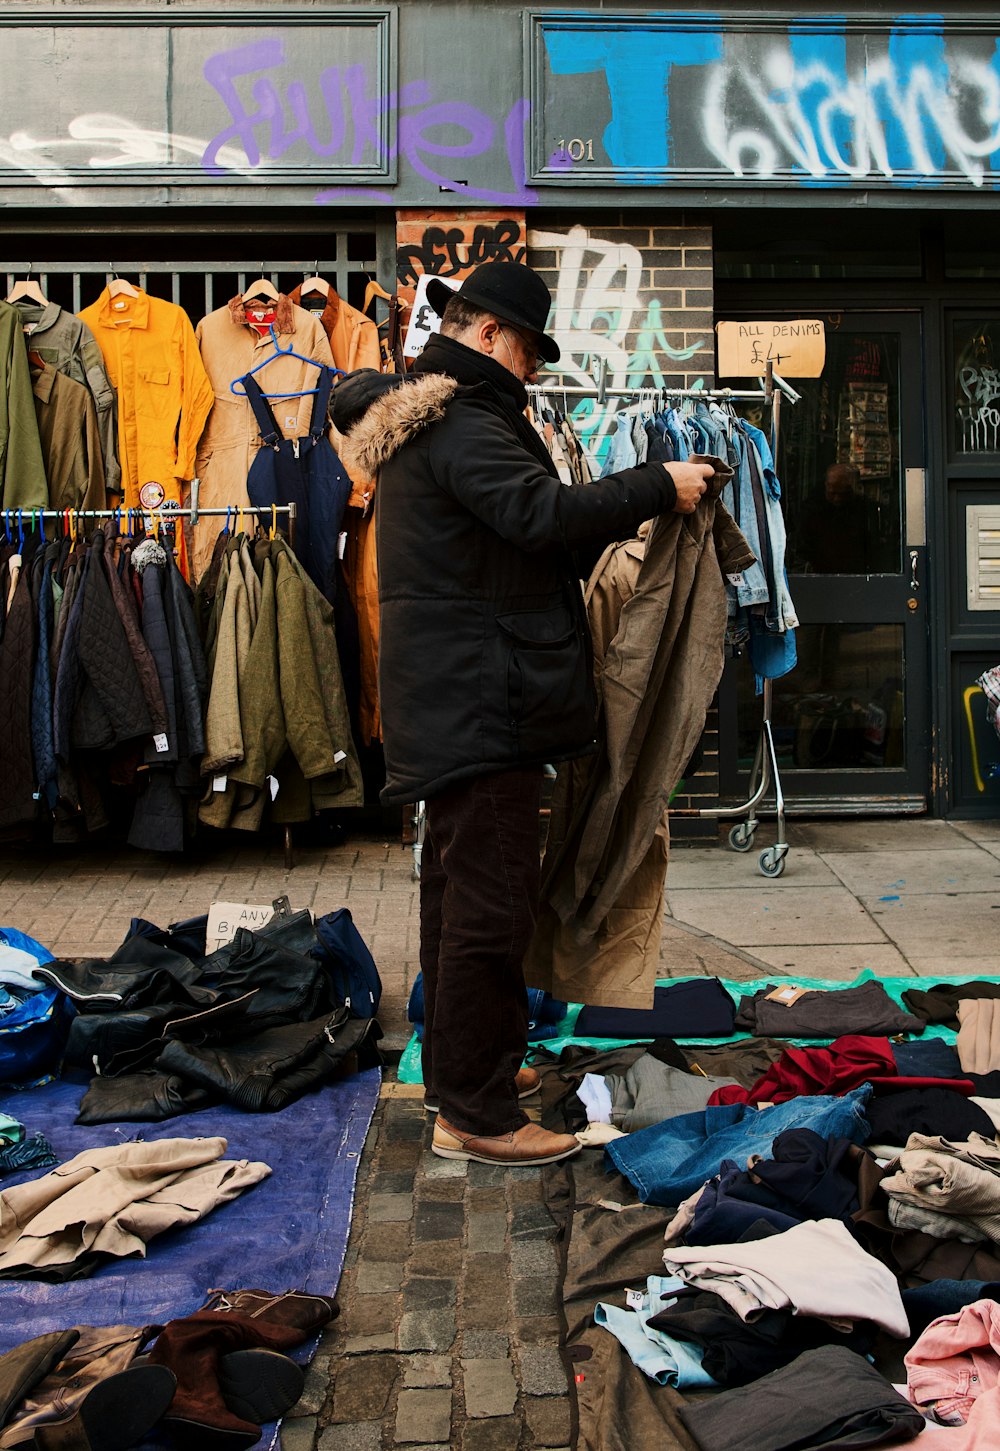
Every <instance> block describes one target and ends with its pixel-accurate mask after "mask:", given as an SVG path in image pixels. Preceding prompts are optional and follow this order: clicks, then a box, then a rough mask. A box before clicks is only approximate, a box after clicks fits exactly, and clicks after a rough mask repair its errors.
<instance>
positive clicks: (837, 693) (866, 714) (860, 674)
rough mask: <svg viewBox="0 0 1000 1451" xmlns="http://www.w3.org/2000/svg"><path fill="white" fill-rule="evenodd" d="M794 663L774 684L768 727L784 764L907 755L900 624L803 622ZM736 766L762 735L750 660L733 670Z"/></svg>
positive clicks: (817, 765)
mask: <svg viewBox="0 0 1000 1451" xmlns="http://www.w3.org/2000/svg"><path fill="white" fill-rule="evenodd" d="M796 644H797V648H798V665H797V666H796V668H795V669H794V670H793V671H792V672H791V674H789V675H786V676H783V677H782V678H781V679H779V680H776V681H775V682H774V695H773V709H772V729H773V732H774V741H775V747H776V750H777V753H778V762H779V765H780V766H781V767H782V768H791V769H796V768H798V769H800V770H809V771H817V770H841V771H843V770H850V769H852V768H853V769H858V770H860V769H864V770H873V769H874V770H877V769H879V768H897V769H898V768H899V767H901V766H904V765H905V760H904V711H903V679H904V676H903V628H902V626H901V625H890V624H850V625H845V624H827V625H801V626H800V627H799V629H798V631H797V632H796ZM737 681H738V684H737V731H738V742H739V745H738V750H739V765H740V768H741V769H743V770H746V769H749V767H750V765H751V763H752V761H753V756H754V751H755V750H756V748H757V742H758V740H759V738H760V698H759V696H756V695H755V694H754V687H753V674H752V671H751V668H750V664H749V661H748V660H747V659H746V658H745V657H742V658H741V659H740V661H739V669H738V672H737Z"/></svg>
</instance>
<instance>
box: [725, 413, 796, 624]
mask: <svg viewBox="0 0 1000 1451" xmlns="http://www.w3.org/2000/svg"><path fill="white" fill-rule="evenodd" d="M739 427H740V429H741V430H742V432H743V433H744V434H745V435H746V437H747V439H748V440H749V443H750V447H751V448H753V449H754V450H755V451H756V454H757V460H758V463H759V468H760V475H761V480H762V483H763V486H764V488H763V493H764V507H765V510H766V513H767V525H768V533H769V535H770V538H771V554H772V557H773V560H774V582H775V599H776V601H777V605H778V608H777V612H776V619H775V623H774V625H771V624H770V622H769V628H772V629H777V630H779V631H781V630H794V629H795V627H796V625H797V624H798V623H799V620H798V616H797V615H796V613H795V606H794V605H793V604H792V597H791V594H790V593H789V590H788V576H787V573H786V571H785V547H786V535H785V516H784V515H783V514H782V512H781V504H780V502H779V501H780V499H781V485H780V484H779V483H778V477H777V474H776V473H775V472H774V456H773V455H772V453H771V445H770V444H769V443H768V440H767V436H766V435H765V434H763V433H762V432H761V431H760V429H759V428H755V427H754V426H753V424H752V423H747V422H746V420H745V419H743V418H741V419H740V420H739ZM751 547H752V546H751Z"/></svg>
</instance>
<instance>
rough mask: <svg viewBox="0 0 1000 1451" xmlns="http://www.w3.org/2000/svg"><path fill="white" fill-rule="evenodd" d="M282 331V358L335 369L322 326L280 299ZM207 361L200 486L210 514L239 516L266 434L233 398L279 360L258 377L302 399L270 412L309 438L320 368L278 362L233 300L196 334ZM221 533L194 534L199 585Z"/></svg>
mask: <svg viewBox="0 0 1000 1451" xmlns="http://www.w3.org/2000/svg"><path fill="white" fill-rule="evenodd" d="M281 304H283V305H280V306H279V309H278V318H277V321H276V324H275V335H276V337H277V340H278V343H277V346H278V350H280V351H281V352H288V351H289V350H292V351H294V352H296V353H301V354H302V355H303V357H305V358H311V359H314V360H315V361H316V362H317V363H325V364H327V365H328V366H330V365H332V363H333V354H332V353H331V352H330V344H329V342H328V341H327V336H326V333H325V332H324V331H323V326H322V324H321V323H320V321H319V319H318V318H316V317H313V316H312V314H311V313H308V312H305V311H304V310H303V309H302V308H301V307H295V306H294V304H292V303H290V302H289V301H288V299H287V298H282V299H281ZM195 336H196V337H197V339H198V343H199V346H200V347H201V356H202V360H203V362H204V365H205V368H206V370H207V373H208V377H209V378H210V380H211V393H212V401H211V412H210V413H209V415H208V423H207V425H206V427H205V431H204V433H203V434H202V437H201V441H200V443H199V444H198V454H197V461H196V471H197V475H198V478H199V479H200V481H201V492H200V502H201V505H202V507H203V508H206V509H208V508H212V509H216V508H223V509H224V508H227V507H229V506H230V505H231V506H232V507H233V508H235V507H236V506H238V505H239V504H247V503H249V495H248V494H247V475H248V474H249V472H250V465H251V464H252V463H253V460H254V457H255V455H256V453H257V450H258V448H259V447H260V432H259V429H258V427H257V420H256V419H255V418H254V415H253V410H252V409H251V407H250V401H249V399H248V398H246V397H245V396H241V395H239V394H237V393H233V392H231V391H230V386H229V385H230V384H231V383H233V382H235V381H236V380H237V379H239V378H242V377H243V376H244V374H246V373H248V372H249V371H250V369H251V368H255V367H257V366H258V365H259V364H261V363H263V362H264V361H265V359H273V360H274V361H272V362H269V363H268V366H267V367H266V368H264V369H262V370H261V371H260V372H259V373H257V374H256V375H255V376H256V378H257V381H258V382H259V383H260V385H261V387H262V388H263V390H264V392H265V393H269V394H277V393H298V394H302V395H303V396H301V397H297V398H274V399H273V401H272V402H271V409H272V412H273V413H274V417H275V421H276V422H277V424H278V427H279V429H280V430H281V433H282V436H283V437H284V438H303V437H304V436H305V435H306V434H307V433H308V432H309V425H310V423H311V422H312V412H313V402H314V396H313V394H312V393H311V392H310V391H309V390H310V389H312V388H315V386H316V383H317V381H318V378H319V374H318V372H317V370H316V368H314V367H311V366H310V364H309V363H308V362H301V361H300V360H299V359H298V358H292V357H288V358H279V357H278V354H277V351H276V349H275V345H274V343H273V342H272V340H271V338H270V337H266V338H262V337H261V336H260V334H259V333H257V332H255V331H254V329H253V328H252V327H250V326H249V325H248V324H247V322H246V321H245V315H244V310H243V307H242V303H241V302H240V300H239V299H238V298H234V299H233V302H231V303H230V304H229V305H228V306H227V307H219V308H216V310H215V312H210V313H209V314H208V316H207V317H203V318H202V320H201V322H200V323H199V324H198V326H197V328H196V329H195ZM218 532H219V521H218V519H206V520H205V521H204V523H202V524H199V525H198V526H197V527H196V528H195V530H194V550H193V569H194V575H195V578H200V576H201V574H202V572H203V571H204V570H205V569H206V568H207V566H208V564H209V561H210V560H211V557H212V549H213V547H214V545H215V540H216V537H217V535H218Z"/></svg>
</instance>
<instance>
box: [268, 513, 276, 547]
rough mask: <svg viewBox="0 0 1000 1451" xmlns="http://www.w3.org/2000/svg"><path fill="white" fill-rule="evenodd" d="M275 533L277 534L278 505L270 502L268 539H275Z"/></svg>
mask: <svg viewBox="0 0 1000 1451" xmlns="http://www.w3.org/2000/svg"><path fill="white" fill-rule="evenodd" d="M277 534H278V506H277V504H272V505H271V532H270V533H269V535H268V538H269V539H275V538H277Z"/></svg>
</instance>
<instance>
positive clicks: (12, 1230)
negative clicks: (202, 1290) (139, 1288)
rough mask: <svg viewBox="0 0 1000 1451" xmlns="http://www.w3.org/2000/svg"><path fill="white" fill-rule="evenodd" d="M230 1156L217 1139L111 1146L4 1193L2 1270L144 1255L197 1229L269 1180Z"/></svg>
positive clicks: (262, 1170)
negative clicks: (169, 1237) (181, 1231)
mask: <svg viewBox="0 0 1000 1451" xmlns="http://www.w3.org/2000/svg"><path fill="white" fill-rule="evenodd" d="M225 1152H226V1141H225V1139H218V1138H216V1139H156V1140H155V1141H154V1142H152V1143H133V1144H111V1145H109V1146H108V1147H106V1148H101V1149H85V1150H84V1151H83V1153H81V1154H77V1155H76V1157H75V1158H74V1159H70V1160H69V1161H68V1162H67V1163H65V1164H60V1165H59V1167H58V1169H53V1170H52V1171H51V1172H50V1173H48V1174H45V1175H43V1176H42V1178H40V1179H32V1180H31V1182H30V1183H28V1184H17V1185H15V1186H14V1187H13V1188H12V1189H5V1190H3V1191H2V1192H0V1270H12V1269H17V1268H21V1267H25V1266H31V1267H33V1268H35V1269H46V1268H50V1267H55V1266H59V1265H68V1264H72V1263H73V1262H74V1261H75V1260H78V1259H79V1258H80V1257H81V1255H85V1254H107V1255H115V1256H122V1255H134V1254H139V1255H144V1254H145V1253H146V1245H147V1243H148V1242H149V1240H151V1239H153V1238H154V1236H155V1235H158V1234H162V1233H163V1231H164V1230H166V1229H175V1228H177V1227H179V1226H181V1225H185V1224H194V1223H195V1221H196V1220H199V1219H203V1218H204V1217H205V1215H206V1214H208V1213H209V1212H210V1211H211V1210H213V1209H215V1208H216V1207H217V1206H218V1205H220V1204H226V1203H228V1201H229V1200H230V1199H235V1198H236V1197H237V1196H238V1195H240V1194H242V1193H243V1191H244V1189H249V1188H250V1186H251V1185H252V1184H258V1183H259V1182H260V1181H261V1179H266V1178H267V1176H268V1175H269V1174H270V1172H271V1170H270V1169H269V1168H268V1166H267V1164H260V1163H257V1164H251V1163H248V1162H247V1160H245V1159H241V1160H238V1161H235V1160H229V1161H226V1160H224V1159H223V1158H222V1155H223V1154H224V1153H225Z"/></svg>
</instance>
